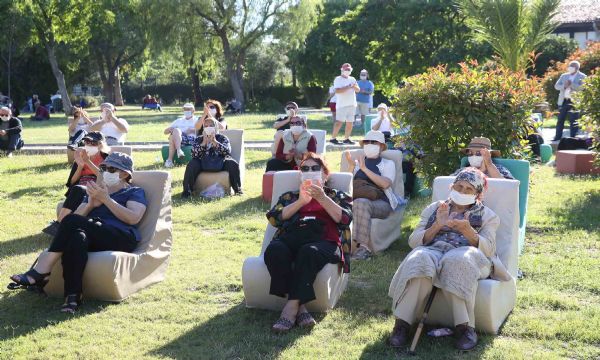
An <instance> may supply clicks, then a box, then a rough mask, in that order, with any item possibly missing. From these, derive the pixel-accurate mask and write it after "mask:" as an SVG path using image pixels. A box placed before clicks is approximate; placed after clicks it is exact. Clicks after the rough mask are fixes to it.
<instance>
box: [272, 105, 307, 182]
mask: <svg viewBox="0 0 600 360" xmlns="http://www.w3.org/2000/svg"><path fill="white" fill-rule="evenodd" d="M307 152H317V139H316V138H315V136H314V135H313V134H312V133H311V132H310V131H308V130H307V129H306V119H305V118H303V117H300V116H294V117H293V118H292V119H291V120H290V129H289V130H286V131H284V133H283V135H282V136H281V139H280V140H279V143H278V144H277V151H276V152H275V157H274V158H272V159H271V160H269V161H268V162H267V170H266V171H282V170H294V169H295V168H296V167H297V166H298V164H299V163H300V161H301V160H302V157H303V156H304V154H305V153H307Z"/></svg>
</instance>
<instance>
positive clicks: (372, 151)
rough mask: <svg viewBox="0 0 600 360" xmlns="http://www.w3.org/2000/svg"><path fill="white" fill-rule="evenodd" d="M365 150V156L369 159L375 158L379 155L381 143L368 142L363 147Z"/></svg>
mask: <svg viewBox="0 0 600 360" xmlns="http://www.w3.org/2000/svg"><path fill="white" fill-rule="evenodd" d="M363 150H364V151H365V156H366V157H368V158H369V159H374V158H376V157H378V156H379V145H376V144H366V145H365V146H364V147H363Z"/></svg>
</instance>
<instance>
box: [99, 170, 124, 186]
mask: <svg viewBox="0 0 600 360" xmlns="http://www.w3.org/2000/svg"><path fill="white" fill-rule="evenodd" d="M119 174H120V173H119V171H115V172H114V173H109V172H108V171H105V172H104V174H103V175H102V177H103V179H104V183H105V184H106V186H114V185H117V184H118V183H119V182H120V181H121V176H120V175H119Z"/></svg>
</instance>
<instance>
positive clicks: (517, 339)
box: [0, 151, 600, 360]
mask: <svg viewBox="0 0 600 360" xmlns="http://www.w3.org/2000/svg"><path fill="white" fill-rule="evenodd" d="M134 156H135V159H136V164H137V167H138V169H158V168H160V164H159V163H157V162H155V157H156V154H154V153H143V152H142V153H139V152H138V153H135V154H134ZM246 156H247V164H248V168H247V170H246V184H245V191H246V194H245V195H244V196H243V197H228V198H224V199H221V200H218V201H215V202H204V201H200V200H194V201H191V202H182V201H180V200H179V194H180V192H181V181H182V177H183V171H184V168H183V167H177V168H175V169H173V170H172V174H173V180H174V183H173V186H174V192H173V193H174V198H173V221H174V224H173V225H174V233H173V236H174V244H173V253H172V258H171V262H170V265H169V269H168V272H167V279H166V281H164V282H162V283H160V284H156V285H154V286H152V287H150V288H147V289H144V290H143V291H141V292H139V293H137V294H135V295H133V296H131V297H130V298H128V299H127V300H125V301H124V302H122V303H120V304H110V303H104V302H99V301H93V300H91V301H87V302H86V304H85V306H84V307H83V308H82V311H81V312H79V313H77V314H76V315H75V316H67V315H64V314H60V313H59V312H58V308H59V306H60V303H61V299H55V298H44V297H41V296H38V295H35V294H31V293H27V292H23V291H9V290H6V289H5V288H4V286H2V288H1V289H0V359H24V358H35V359H59V358H60V359H62V358H64V359H80V358H82V359H106V358H113V359H144V358H154V359H157V358H173V359H340V358H342V359H394V358H401V357H404V355H405V354H404V353H400V354H396V353H395V352H394V351H392V350H390V349H389V348H388V346H387V345H386V340H387V337H388V335H389V333H390V330H391V328H392V326H393V321H394V320H393V318H392V315H391V311H390V306H391V301H390V299H389V298H388V297H387V289H388V285H389V282H390V280H391V278H392V276H393V274H394V271H395V270H396V267H397V266H398V264H399V263H400V262H401V261H402V259H403V257H404V256H405V255H406V253H407V252H408V250H409V249H408V246H407V243H406V239H407V236H408V234H409V233H410V231H411V229H412V228H413V227H414V226H415V224H416V222H417V216H418V214H419V212H420V211H421V209H422V208H423V207H424V206H425V205H426V204H427V203H428V200H427V199H417V200H414V201H412V202H411V204H410V205H409V208H408V209H407V214H406V217H405V219H404V222H403V224H402V229H403V232H402V234H403V235H402V239H401V240H400V241H397V242H396V243H394V244H393V245H392V246H391V248H390V249H389V250H387V251H386V252H385V253H384V254H383V255H380V256H377V257H376V258H374V259H372V260H371V261H368V262H362V263H354V266H353V272H352V274H351V277H350V282H349V287H348V289H347V290H346V292H345V293H344V294H343V295H342V298H341V300H340V302H339V303H338V306H337V307H336V308H335V309H334V310H333V311H331V312H330V313H328V314H326V315H318V316H317V320H318V321H319V324H318V325H317V326H316V327H315V328H314V329H313V330H312V331H311V332H309V331H304V330H300V329H295V330H293V331H292V332H291V333H289V334H287V335H283V336H277V335H274V334H271V332H270V331H269V328H270V326H271V324H272V323H273V322H274V321H275V320H276V319H277V317H278V313H275V312H269V311H261V310H250V309H245V308H244V305H243V301H244V297H243V292H242V282H241V267H242V262H243V261H244V259H245V258H246V257H248V256H255V255H257V254H258V252H259V251H260V244H261V242H262V237H263V232H264V229H265V225H266V219H265V216H264V214H265V211H266V210H267V205H265V204H264V203H262V202H261V201H260V198H259V197H260V183H261V177H262V172H263V169H264V164H265V161H266V160H267V156H268V153H266V152H252V151H248V152H246ZM328 159H329V161H330V162H331V164H332V167H333V168H334V169H337V168H339V160H340V153H339V152H329V153H328ZM64 160H65V159H64V156H63V155H44V156H22V155H17V156H15V157H14V158H13V159H12V160H9V159H5V158H2V159H0V178H1V179H2V187H0V209H2V213H3V214H2V215H3V216H0V278H1V279H3V281H4V283H8V276H9V275H10V274H13V273H17V272H22V271H24V270H26V269H27V268H28V267H29V265H30V264H31V263H32V261H33V260H34V259H35V257H36V254H37V253H38V252H39V251H41V250H42V249H43V248H45V247H47V246H48V244H49V242H50V238H49V237H47V236H45V235H43V234H41V233H40V229H42V228H43V227H44V226H45V224H46V222H47V221H49V220H50V219H52V218H53V217H54V214H55V205H56V203H57V202H58V201H59V200H61V199H62V197H63V194H64V191H65V188H64V187H63V185H62V184H63V183H64V180H65V179H66V177H67V174H68V167H67V165H66V164H65V163H64ZM529 204H530V208H529V212H528V214H529V215H528V216H529V219H528V224H529V229H528V234H527V245H526V248H525V252H524V254H523V255H522V256H521V258H520V268H521V269H522V270H523V271H524V272H525V273H526V277H525V278H524V279H523V280H521V281H519V283H518V300H517V306H516V308H515V310H514V312H513V313H512V314H511V315H510V316H509V318H508V320H507V322H506V323H505V325H504V326H503V328H502V332H501V334H500V335H499V336H480V344H479V345H478V347H477V348H476V350H475V351H473V352H471V353H468V354H459V353H458V352H457V351H455V350H454V349H453V347H452V340H451V339H437V340H435V339H428V338H427V337H423V338H422V340H421V342H420V344H419V349H418V352H419V356H418V357H416V359H453V358H457V359H458V358H461V359H463V358H466V359H480V358H482V359H528V360H529V359H564V358H568V359H593V358H599V357H600V345H599V344H600V331H598V329H600V282H599V281H598V279H599V278H600V266H598V265H599V262H600V261H599V258H600V235H599V232H598V220H599V218H600V217H599V214H600V181H599V179H598V178H591V177H567V176H556V175H555V173H554V170H553V169H552V168H548V167H537V166H535V167H534V173H533V176H532V185H531V197H530V203H529Z"/></svg>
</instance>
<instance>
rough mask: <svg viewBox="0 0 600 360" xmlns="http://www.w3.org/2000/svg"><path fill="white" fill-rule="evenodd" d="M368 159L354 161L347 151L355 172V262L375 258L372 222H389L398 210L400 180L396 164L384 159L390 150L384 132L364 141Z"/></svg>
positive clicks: (361, 158) (361, 143) (349, 165)
mask: <svg viewBox="0 0 600 360" xmlns="http://www.w3.org/2000/svg"><path fill="white" fill-rule="evenodd" d="M360 146H361V147H362V148H363V150H364V153H365V155H364V157H362V156H361V157H359V158H358V160H356V161H355V160H352V157H351V156H350V152H348V151H346V152H345V156H346V161H347V162H348V168H350V169H354V170H353V173H354V180H353V184H352V189H353V193H352V198H353V199H354V201H353V202H352V213H353V214H354V222H353V223H352V240H353V241H354V243H355V244H356V245H358V249H357V250H356V252H355V253H354V255H353V256H352V259H353V260H365V259H368V258H369V257H370V256H371V251H370V250H369V247H370V243H371V236H370V234H371V219H374V218H375V219H385V218H386V217H388V216H389V215H390V213H391V212H392V211H394V209H395V208H396V206H398V200H397V199H396V195H395V194H394V193H393V191H392V188H391V187H392V185H393V184H394V180H395V178H396V165H395V164H394V162H393V161H391V160H388V159H384V158H382V157H381V152H382V151H384V150H385V149H386V145H385V136H384V135H383V133H382V132H381V131H375V130H371V131H369V132H368V133H367V135H366V136H365V138H364V139H363V140H361V141H360Z"/></svg>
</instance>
